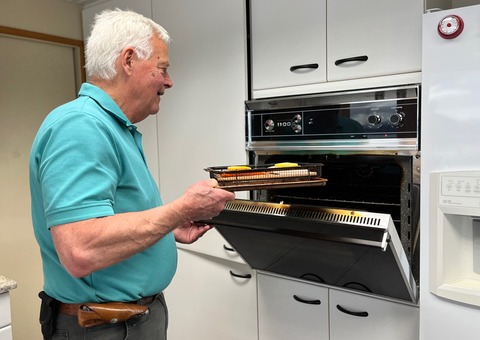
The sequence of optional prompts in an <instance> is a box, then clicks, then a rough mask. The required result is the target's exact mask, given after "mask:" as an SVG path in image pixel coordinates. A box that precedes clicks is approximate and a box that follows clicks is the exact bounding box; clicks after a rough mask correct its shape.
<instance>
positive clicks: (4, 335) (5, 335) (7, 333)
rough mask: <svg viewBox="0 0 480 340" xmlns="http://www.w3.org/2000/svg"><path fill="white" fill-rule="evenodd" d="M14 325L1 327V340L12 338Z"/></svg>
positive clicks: (10, 339)
mask: <svg viewBox="0 0 480 340" xmlns="http://www.w3.org/2000/svg"><path fill="white" fill-rule="evenodd" d="M12 339H13V337H12V327H11V326H7V327H3V328H0V340H12Z"/></svg>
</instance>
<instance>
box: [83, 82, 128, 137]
mask: <svg viewBox="0 0 480 340" xmlns="http://www.w3.org/2000/svg"><path fill="white" fill-rule="evenodd" d="M78 95H79V96H87V97H90V98H92V99H93V100H95V101H96V102H97V103H98V105H100V106H101V107H102V108H103V109H104V110H105V111H107V112H109V113H110V114H111V115H113V116H114V117H116V118H117V119H118V120H119V121H120V122H122V123H123V124H125V126H126V127H127V128H128V129H129V130H136V129H137V127H136V126H135V125H134V124H132V123H130V120H128V118H127V116H125V114H124V113H123V112H122V110H121V109H120V108H119V107H118V105H117V103H115V101H114V100H113V99H112V98H111V97H110V96H109V95H108V94H107V93H106V92H105V91H103V90H102V89H101V88H99V87H98V86H95V85H92V84H89V83H83V84H82V87H81V88H80V92H79V93H78Z"/></svg>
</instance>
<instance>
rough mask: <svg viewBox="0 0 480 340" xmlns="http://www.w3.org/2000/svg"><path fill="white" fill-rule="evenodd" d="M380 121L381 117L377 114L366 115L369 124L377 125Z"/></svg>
mask: <svg viewBox="0 0 480 340" xmlns="http://www.w3.org/2000/svg"><path fill="white" fill-rule="evenodd" d="M381 121H382V119H381V118H380V116H378V115H371V116H368V118H367V122H368V124H370V125H378V124H380V122H381Z"/></svg>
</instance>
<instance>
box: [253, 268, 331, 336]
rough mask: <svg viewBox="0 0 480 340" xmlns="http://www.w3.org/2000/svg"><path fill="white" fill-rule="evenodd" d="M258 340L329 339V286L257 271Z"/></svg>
mask: <svg viewBox="0 0 480 340" xmlns="http://www.w3.org/2000/svg"><path fill="white" fill-rule="evenodd" d="M257 276H258V277H257V280H258V334H259V335H258V338H259V340H291V339H296V340H303V339H305V340H308V339H318V340H328V338H329V335H328V334H329V330H328V328H329V326H328V289H327V288H323V287H318V286H315V285H312V284H308V283H303V282H298V281H293V280H287V279H281V278H277V277H274V276H270V275H265V274H261V273H259V274H257Z"/></svg>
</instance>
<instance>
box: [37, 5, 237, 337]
mask: <svg viewBox="0 0 480 340" xmlns="http://www.w3.org/2000/svg"><path fill="white" fill-rule="evenodd" d="M168 41H169V36H168V34H167V32H166V31H165V30H164V29H163V28H162V27H161V26H159V25H158V24H156V23H155V22H153V21H152V20H150V19H147V18H145V17H143V16H141V15H139V14H137V13H134V12H130V11H121V10H118V9H117V10H114V11H104V12H102V13H101V14H99V15H97V16H96V18H95V23H94V26H93V29H92V33H91V36H90V37H89V39H88V42H87V46H86V59H87V63H86V68H87V72H88V73H89V75H90V76H91V81H90V83H88V84H83V86H82V88H81V90H80V93H79V98H78V99H76V100H74V101H72V102H70V103H67V104H65V105H62V106H60V107H59V108H57V109H55V110H53V111H52V112H51V113H50V114H49V115H48V116H47V118H46V119H45V121H44V123H43V124H42V126H41V128H40V130H39V132H38V134H37V136H36V138H35V141H34V143H33V146H32V151H31V156H30V187H31V197H32V219H33V225H34V231H35V236H36V238H37V241H38V243H39V245H40V250H41V255H42V260H43V270H44V280H45V283H44V292H41V293H40V297H41V298H42V308H41V315H40V321H41V323H42V332H43V334H44V337H45V339H49V338H52V337H54V338H57V336H59V339H60V338H61V339H70V340H71V339H102V340H109V339H149V340H153V339H165V338H166V328H167V321H168V314H167V308H166V304H165V300H164V297H163V294H162V291H163V290H164V289H165V288H166V287H167V286H168V284H169V283H170V282H171V280H172V278H173V275H174V273H175V270H176V264H177V253H176V246H175V240H176V241H177V242H183V243H191V242H194V241H196V240H197V239H198V238H199V237H201V236H202V235H203V234H204V233H205V232H206V231H207V230H209V229H210V226H204V225H198V224H196V223H195V222H192V221H199V220H206V219H210V218H212V217H213V216H216V215H218V214H219V213H220V211H221V210H222V209H223V208H224V206H225V203H226V202H227V201H229V200H233V199H234V197H235V196H234V194H232V193H230V192H227V191H224V190H221V189H218V188H216V187H217V183H216V181H215V180H207V181H202V182H198V183H196V184H194V185H193V186H191V187H190V188H188V189H187V190H186V192H185V193H184V195H183V196H182V197H180V198H179V199H177V200H176V201H174V202H172V203H170V204H167V205H162V202H161V199H160V195H159V192H158V188H157V187H156V185H155V182H154V180H153V178H152V176H151V175H150V172H149V170H148V168H147V165H146V163H145V157H144V154H143V150H142V144H141V134H140V133H139V132H138V131H137V128H136V126H135V123H138V122H140V121H142V120H144V119H145V118H147V117H148V116H149V115H151V114H156V113H157V112H158V110H159V103H160V96H162V95H163V94H164V93H165V90H166V89H169V88H170V87H172V85H173V83H172V80H171V79H170V76H169V74H168V66H169V59H168V48H167V43H168Z"/></svg>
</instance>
